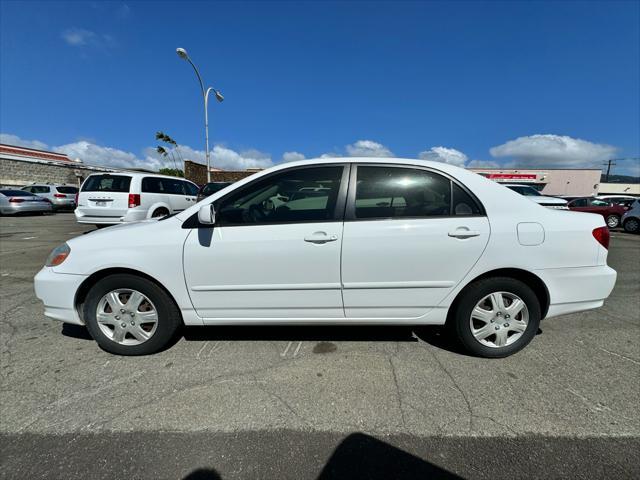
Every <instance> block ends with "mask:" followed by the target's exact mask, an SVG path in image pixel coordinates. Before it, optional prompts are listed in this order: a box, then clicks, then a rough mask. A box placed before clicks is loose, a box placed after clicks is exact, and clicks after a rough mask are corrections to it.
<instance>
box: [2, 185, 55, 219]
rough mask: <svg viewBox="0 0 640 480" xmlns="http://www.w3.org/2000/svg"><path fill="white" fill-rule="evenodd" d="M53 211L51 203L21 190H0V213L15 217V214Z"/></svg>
mask: <svg viewBox="0 0 640 480" xmlns="http://www.w3.org/2000/svg"><path fill="white" fill-rule="evenodd" d="M52 210H53V207H52V206H51V202H50V201H49V200H47V199H46V198H42V197H38V196H37V195H34V194H33V193H29V192H25V191H23V190H10V189H2V190H0V213H1V214H2V215H15V214H16V213H48V212H51V211H52Z"/></svg>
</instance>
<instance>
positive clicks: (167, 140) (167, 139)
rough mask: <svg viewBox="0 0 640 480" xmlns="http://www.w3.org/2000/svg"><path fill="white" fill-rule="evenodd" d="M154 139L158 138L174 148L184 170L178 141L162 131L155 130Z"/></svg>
mask: <svg viewBox="0 0 640 480" xmlns="http://www.w3.org/2000/svg"><path fill="white" fill-rule="evenodd" d="M156 140H160V141H162V142H164V143H167V144H169V145H171V146H172V147H173V150H175V152H176V154H177V155H178V158H179V160H180V162H181V163H182V168H183V170H184V159H183V158H182V154H181V153H180V148H179V145H178V143H177V142H176V141H175V140H174V139H173V138H171V137H170V136H169V135H167V134H166V133H164V132H162V131H157V132H156Z"/></svg>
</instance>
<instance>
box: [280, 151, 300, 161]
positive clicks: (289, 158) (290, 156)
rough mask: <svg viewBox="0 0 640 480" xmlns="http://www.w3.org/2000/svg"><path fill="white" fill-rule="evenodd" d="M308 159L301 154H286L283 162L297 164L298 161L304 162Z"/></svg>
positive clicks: (283, 155)
mask: <svg viewBox="0 0 640 480" xmlns="http://www.w3.org/2000/svg"><path fill="white" fill-rule="evenodd" d="M305 158H306V157H305V156H304V155H303V154H302V153H300V152H284V153H283V154H282V161H283V162H295V161H297V160H304V159H305Z"/></svg>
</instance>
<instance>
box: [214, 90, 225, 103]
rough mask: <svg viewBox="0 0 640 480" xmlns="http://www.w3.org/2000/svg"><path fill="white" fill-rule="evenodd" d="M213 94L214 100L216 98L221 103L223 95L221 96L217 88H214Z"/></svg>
mask: <svg viewBox="0 0 640 480" xmlns="http://www.w3.org/2000/svg"><path fill="white" fill-rule="evenodd" d="M214 91H215V94H216V100H218V101H219V102H221V103H222V101H223V100H224V97H223V96H222V94H221V93H220V92H219V91H218V90H214Z"/></svg>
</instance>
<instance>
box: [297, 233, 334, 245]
mask: <svg viewBox="0 0 640 480" xmlns="http://www.w3.org/2000/svg"><path fill="white" fill-rule="evenodd" d="M336 240H338V236H337V235H327V234H326V233H325V232H314V233H312V234H311V235H307V236H306V237H304V241H305V242H309V243H328V242H335V241H336Z"/></svg>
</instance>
